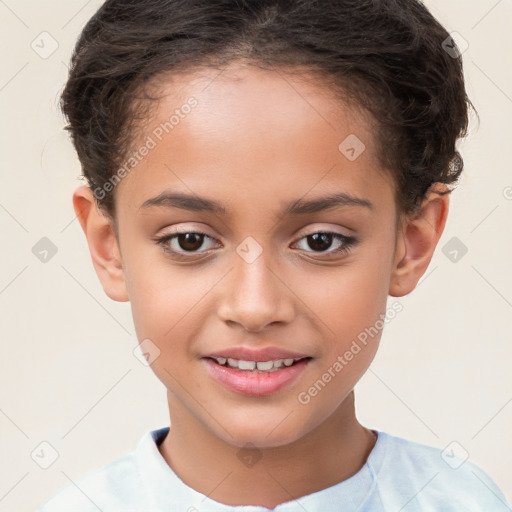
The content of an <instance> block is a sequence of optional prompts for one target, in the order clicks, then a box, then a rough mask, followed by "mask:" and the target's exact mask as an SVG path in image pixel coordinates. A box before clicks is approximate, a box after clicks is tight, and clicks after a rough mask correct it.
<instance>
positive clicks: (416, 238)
mask: <svg viewBox="0 0 512 512" xmlns="http://www.w3.org/2000/svg"><path fill="white" fill-rule="evenodd" d="M439 192H448V188H447V187H446V185H443V184H441V183H435V184H434V185H433V186H432V187H431V188H430V189H429V190H428V192H427V194H426V196H425V198H424V199H423V202H422V203H421V207H420V209H419V210H418V212H416V213H415V214H413V215H410V216H407V217H405V219H404V221H403V223H402V226H401V228H400V232H399V233H398V236H397V248H396V253H395V261H394V262H393V268H392V272H391V279H390V285H389V292H388V293H389V295H391V296H392V297H402V296H404V295H407V294H408V293H410V292H412V291H413V290H414V288H415V287H416V285H417V284H418V281H419V280H420V278H421V276H422V275H423V274H424V273H425V271H426V270H427V267H428V265H429V263H430V261H431V259H432V256H433V255H434V250H435V248H436V246H437V243H438V242H439V239H440V238H441V235H442V234H443V230H444V227H445V224H446V219H447V217H448V209H449V192H448V193H444V194H442V195H441V194H439Z"/></svg>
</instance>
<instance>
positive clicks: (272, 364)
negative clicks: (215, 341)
mask: <svg viewBox="0 0 512 512" xmlns="http://www.w3.org/2000/svg"><path fill="white" fill-rule="evenodd" d="M215 360H216V361H217V363H219V364H220V365H221V366H225V365H226V362H227V365H228V366H229V367H231V368H237V369H239V370H249V371H252V370H255V369H258V370H260V371H267V372H273V371H275V370H277V369H279V368H282V367H283V365H284V366H291V365H292V364H293V363H294V362H296V361H299V359H275V360H273V361H244V360H238V359H233V358H232V357H228V358H225V357H216V358H215Z"/></svg>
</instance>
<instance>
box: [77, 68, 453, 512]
mask: <svg viewBox="0 0 512 512" xmlns="http://www.w3.org/2000/svg"><path fill="white" fill-rule="evenodd" d="M164 92H165V97H164V98H163V100H162V101H161V102H160V103H159V104H158V106H157V107H156V108H155V109H154V111H153V112H152V114H151V119H149V120H148V122H147V124H146V125H145V126H144V127H143V129H142V130H141V132H140V133H139V136H140V138H139V142H138V145H136V147H139V146H140V144H141V143H142V142H141V141H143V140H144V137H146V136H147V135H148V134H150V133H151V130H153V129H154V128H155V127H156V126H158V124H159V123H160V122H162V121H164V120H166V119H168V118H169V116H170V114H172V112H173V111H174V110H175V109H176V108H179V107H180V106H181V105H182V104H183V103H185V101H186V99H187V98H188V97H190V96H194V97H195V98H196V99H197V101H198V105H197V106H196V107H195V108H194V109H192V111H191V112H190V113H189V114H188V115H187V116H185V117H184V119H181V120H180V122H179V124H178V125H176V126H175V127H174V129H173V130H172V132H170V133H169V134H167V135H165V136H164V137H163V140H162V141H161V142H159V143H158V144H157V146H156V147H155V148H154V149H152V150H151V151H150V152H149V154H148V155H147V156H146V157H145V158H144V159H143V160H142V161H141V162H140V163H139V164H138V165H137V166H136V167H135V168H134V169H133V170H132V171H131V172H130V173H129V174H128V175H127V176H126V177H125V178H124V179H123V180H122V181H121V182H120V183H119V184H118V185H117V187H116V189H115V201H116V219H115V220H116V222H117V230H118V238H116V235H115V231H114V223H113V221H112V220H111V219H109V217H108V216H106V215H104V214H103V213H102V212H101V211H99V210H98V209H97V207H96V205H95V202H94V198H93V196H92V193H91V191H90V190H89V188H87V187H86V186H82V187H79V188H78V189H77V190H76V191H75V193H74V196H73V204H74V208H75V211H76V213H77V215H78V217H79V220H80V223H81V226H82V228H83V230H84V232H85V235H86V237H87V241H88V244H89V248H90V252H91V256H92V260H93V264H94V267H95V269H96V272H97V274H98V276H99V279H100V281H101V283H102V286H103V288H104V290H105V293H106V294H107V295H108V296H109V297H110V298H112V299H113V300H116V301H130V303H131V307H132V312H133V319H134V324H135V328H136V332H137V336H138V339H139V341H142V340H144V339H150V340H151V342H152V343H154V344H155V345H156V346H157V347H158V349H159V350H160V355H159V357H157V359H156V360H155V361H154V362H153V363H152V365H151V367H152V369H153V371H154V372H155V374H156V375H157V377H158V378H159V379H160V380H161V381H162V382H163V383H164V385H165V386H166V388H167V390H168V404H169V411H170V421H171V425H172V426H171V429H170V432H169V434H168V435H167V437H166V438H165V439H164V441H163V442H162V444H161V445H160V446H159V449H160V453H161V454H162V456H163V457H164V459H165V460H166V461H167V463H168V464H169V466H170V467H171V468H172V469H173V470H174V471H175V473H176V474H177V475H178V476H179V477H180V478H181V479H182V480H183V481H184V482H185V483H186V484H187V485H188V486H190V487H192V488H194V489H196V490H197V491H199V492H201V493H204V494H207V495H208V496H209V498H211V499H213V500H216V501H219V502H222V503H225V504H228V505H248V504H250V505H261V506H265V507H268V508H273V507H275V506H276V505H278V504H280V503H283V502H286V501H290V500H292V499H294V498H298V497H300V496H304V495H307V494H311V493H313V492H316V491H319V490H321V489H325V488H327V487H329V486H331V485H334V484H336V483H338V482H340V481H343V480H345V479H347V478H349V477H350V476H352V475H354V474H355V473H356V472H357V471H359V470H360V469H361V467H362V466H363V465H364V463H365V461H366V459H367V457H368V455H369V454H370V452H371V450H372V448H373V446H374V444H375V441H376V438H375V436H374V435H373V434H372V433H371V432H370V430H369V429H367V428H365V427H364V426H362V425H361V424H360V423H359V422H358V420H357V418H356V415H355V410H354V393H353V388H354V386H355V384H356V383H357V381H358V380H359V379H360V378H361V377H362V375H363V374H364V373H365V371H366V370H367V369H368V367H369V365H370V363H371V362H372V360H373V358H374V356H375V353H376V351H377V348H378V343H379V340H380V332H379V334H378V335H376V336H374V337H373V338H371V339H370V340H369V342H368V343H367V345H366V346H364V347H363V348H362V350H361V351H360V352H359V353H358V354H357V355H356V356H354V358H353V359H352V360H351V361H350V362H349V363H348V364H347V365H346V366H345V367H344V368H343V370H342V371H341V372H340V373H339V374H337V375H336V377H335V378H333V379H332V380H331V382H329V383H328V384H327V386H326V387H325V389H323V390H322V391H321V392H319V393H318V394H317V396H315V397H313V398H311V400H310V401H309V403H307V404H301V403H300V402H299V401H298V399H297V397H298V394H299V393H300V392H303V391H307V390H308V388H309V387H310V386H311V385H312V384H313V383H314V382H315V381H317V380H318V379H319V378H321V376H322V374H323V373H324V372H325V371H327V369H328V368H329V367H332V365H333V363H334V362H335V361H336V359H337V357H338V355H340V354H344V353H345V352H346V351H347V350H348V349H349V347H350V345H351V343H352V341H353V340H354V339H356V338H357V336H358V334H359V333H360V332H362V331H364V329H365V328H367V327H370V326H372V325H374V324H375V322H376V321H377V320H378V319H379V318H380V317H379V315H381V314H384V313H385V312H386V304H387V298H388V296H389V295H391V296H393V297H400V296H404V295H406V294H408V293H410V292H411V291H412V290H413V289H414V288H415V286H416V284H417V283H418V281H419V279H420V278H421V276H422V275H423V274H424V272H425V270H426V269H427V266H428V264H429V262H430V260H431V258H432V255H433V252H434V250H435V247H436V245H437V243H438V240H439V238H440V236H441V234H442V231H443V229H444V225H445V222H446V217H447V213H448V204H449V196H448V195H438V194H436V193H435V191H436V190H437V191H441V190H443V189H444V187H443V186H441V185H439V184H436V185H435V186H434V187H432V190H430V191H429V192H428V194H427V195H426V198H425V199H424V201H423V203H422V207H421V209H420V211H419V212H418V213H417V214H415V215H414V216H413V215H409V216H404V217H403V218H401V219H400V222H399V224H398V229H396V226H397V224H396V221H397V214H398V211H397V207H396V201H395V192H394V183H393V181H392V178H391V176H390V174H389V173H388V172H384V170H383V169H380V168H379V165H378V161H377V156H376V149H375V147H374V136H373V132H372V128H371V122H370V121H371V120H370V119H369V118H368V116H366V115H364V114H363V113H362V112H361V111H359V110H358V109H356V108H351V107H349V106H347V105H343V104H341V103H340V101H337V102H336V101H335V100H334V99H333V97H331V96H330V95H329V90H328V89H327V88H326V87H323V86H322V84H321V82H319V81H318V80H317V81H316V82H312V81H306V80H300V79H299V78H298V77H297V76H292V75H286V74H285V75H283V74H282V73H276V72H272V71H263V70H261V69H258V68H256V67H251V66H247V65H243V64H231V65H230V66H229V67H228V68H227V69H225V70H224V71H223V72H222V74H221V75H218V71H215V70H209V69H203V70H201V71H197V70H196V71H194V72H193V73H189V74H184V75H180V76H179V77H173V80H172V82H169V83H168V84H167V85H166V86H165V89H164ZM350 134H356V135H357V137H358V138H359V139H360V140H361V141H363V142H364V144H365V146H366V149H365V151H363V153H362V154H361V155H360V156H359V157H358V158H357V159H356V160H354V161H350V160H348V159H347V158H346V157H345V156H344V155H343V154H342V153H341V152H340V151H339V149H338V146H339V144H340V143H341V142H342V141H343V140H344V139H345V138H346V137H347V136H348V135H350ZM168 189H171V190H173V191H180V192H185V193H192V194H194V195H198V196H202V197H207V198H209V199H213V200H215V201H218V202H220V203H222V204H223V205H224V206H225V207H226V209H227V210H228V214H227V215H221V214H218V213H217V214H213V213H207V212H194V211H187V210H184V209H178V208H171V207H163V206H155V207H152V208H146V209H144V208H142V209H141V208H140V207H141V205H142V204H143V203H144V202H145V201H146V200H147V199H149V198H152V197H155V196H158V195H159V194H160V193H161V192H162V191H164V190H168ZM333 192H344V193H349V194H351V195H353V196H357V197H360V198H364V199H366V200H368V201H370V202H371V203H372V205H373V206H372V208H371V209H370V208H365V207H362V206H357V205H349V206H346V205H345V206H339V207H336V208H331V209H328V210H324V211H320V212H316V213H306V214H300V215H295V216H284V215H283V212H282V210H283V207H284V205H285V204H287V203H289V202H292V201H295V200H298V199H300V198H303V199H305V200H308V199H313V198H317V197H320V196H324V195H326V194H328V193H333ZM176 228H179V229H180V230H183V231H186V232H189V233H194V232H197V231H198V230H199V231H204V232H205V233H207V235H208V237H210V238H208V237H206V238H205V239H204V241H203V244H202V245H201V242H200V241H199V242H198V243H197V244H196V247H197V248H198V249H195V250H196V252H195V253H194V252H192V253H191V252H188V253H187V252H186V250H187V245H186V244H184V242H183V239H182V245H181V246H180V245H179V244H178V240H176V239H175V240H174V241H172V242H168V246H169V244H172V248H174V249H175V250H177V251H181V253H183V254H185V256H187V254H188V258H189V259H188V260H176V259H175V258H174V257H173V256H171V255H170V254H168V253H165V252H164V251H163V249H162V246H161V245H159V244H157V243H156V242H155V238H156V237H158V236H162V235H165V234H170V233H172V231H173V229H176ZM319 232H320V233H322V232H336V233H340V234H344V235H347V236H350V235H351V236H354V237H355V238H356V239H357V243H356V244H355V245H353V246H352V247H351V248H350V249H349V250H348V251H347V252H345V253H341V254H336V253H334V250H335V249H336V248H338V247H340V245H342V244H341V243H340V242H339V241H337V239H336V238H332V239H331V242H330V245H329V242H327V243H326V246H325V247H326V248H325V249H322V248H320V250H319V249H318V246H315V244H314V242H311V241H310V242H308V238H306V237H307V235H311V234H314V233H319ZM248 236H251V237H253V238H254V239H255V240H256V241H257V243H258V244H259V246H260V247H261V249H262V253H261V254H260V255H259V257H258V258H256V259H255V260H254V261H253V262H252V263H247V262H246V261H245V260H244V259H243V258H241V257H240V256H239V254H238V253H237V251H236V248H237V247H238V246H239V245H240V244H241V243H242V242H243V241H244V239H245V238H246V237H248ZM183 246H184V247H185V249H184V248H183ZM193 250H194V249H193ZM322 251H323V252H322ZM198 253H199V254H198ZM184 261H188V263H184ZM241 345H243V346H248V347H266V346H270V345H274V346H278V347H281V348H284V349H289V350H292V351H298V352H301V353H304V354H307V355H309V356H311V357H312V358H313V359H312V360H311V361H310V363H309V364H308V366H307V367H306V369H305V370H304V371H303V372H302V374H301V375H300V376H299V377H298V379H296V380H295V381H293V383H291V385H288V386H287V387H285V388H284V389H282V390H280V391H279V392H277V393H275V394H273V395H270V396H265V397H248V396H245V395H242V394H239V393H235V392H233V391H231V390H229V389H227V388H225V387H223V386H222V385H221V384H220V383H218V382H217V381H216V380H214V379H213V378H212V377H211V376H210V375H209V373H208V372H207V371H206V369H205V362H204V360H202V359H201V358H202V357H203V356H204V355H205V354H207V353H209V352H212V351H214V350H221V349H225V348H228V347H234V346H241ZM247 443H251V444H252V446H253V448H252V450H253V451H252V453H255V454H256V455H257V457H259V460H258V462H257V463H255V464H254V465H252V466H248V465H246V464H244V463H243V461H242V460H241V459H240V458H239V456H238V455H240V453H241V452H240V450H241V449H245V450H247V449H248V445H247ZM212 489H213V491H212Z"/></svg>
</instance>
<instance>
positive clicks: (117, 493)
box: [38, 452, 143, 512]
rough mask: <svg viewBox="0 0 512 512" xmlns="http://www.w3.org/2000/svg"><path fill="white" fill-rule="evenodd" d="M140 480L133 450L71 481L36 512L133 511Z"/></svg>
mask: <svg viewBox="0 0 512 512" xmlns="http://www.w3.org/2000/svg"><path fill="white" fill-rule="evenodd" d="M141 489H143V483H142V481H141V478H140V476H139V472H138V468H137V463H136V460H135V457H134V454H133V452H132V453H129V454H126V455H123V456H122V457H119V458H118V459H116V460H114V461H112V462H110V463H108V464H106V465H104V466H102V467H100V468H98V469H95V470H94V471H91V472H90V473H87V474H86V475H84V476H82V477H80V478H78V479H76V480H75V481H73V482H70V483H69V484H68V485H66V487H64V488H63V489H62V490H61V491H59V492H58V493H57V494H56V495H55V496H53V498H51V499H50V500H49V501H47V502H46V503H45V504H44V505H43V507H42V508H41V509H39V511H38V512H70V511H71V510H72V511H73V512H98V510H119V511H121V510H122V511H123V512H131V511H132V510H133V512H135V510H137V505H140V504H141V502H140V500H141Z"/></svg>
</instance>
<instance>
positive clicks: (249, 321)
mask: <svg viewBox="0 0 512 512" xmlns="http://www.w3.org/2000/svg"><path fill="white" fill-rule="evenodd" d="M268 252H269V251H268V250H267V251H263V253H262V254H260V256H259V257H258V258H257V259H256V260H255V261H253V262H251V263H248V262H246V261H245V260H244V259H243V258H241V257H239V256H238V255H235V257H234V260H235V261H234V268H233V269H232V270H231V272H229V274H228V276H226V277H227V279H228V281H227V282H226V283H225V285H224V287H223V292H222V296H221V297H220V298H219V306H218V315H219V317H220V318H221V320H223V321H224V322H226V323H227V324H231V325H233V324H238V325H241V326H242V327H243V328H244V329H245V330H246V331H249V332H260V331H262V330H263V329H264V328H265V327H267V326H269V325H271V324H280V323H281V324H286V323H290V322H291V321H292V320H293V317H294V315H295V308H294V304H293V297H294V295H293V292H292V291H291V289H290V285H289V284H288V283H286V282H285V280H284V279H283V277H282V276H280V275H279V271H278V270H273V269H272V268H271V267H270V265H271V261H270V260H271V259H272V258H270V257H265V256H264V255H266V253H268ZM274 267H275V265H274Z"/></svg>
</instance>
